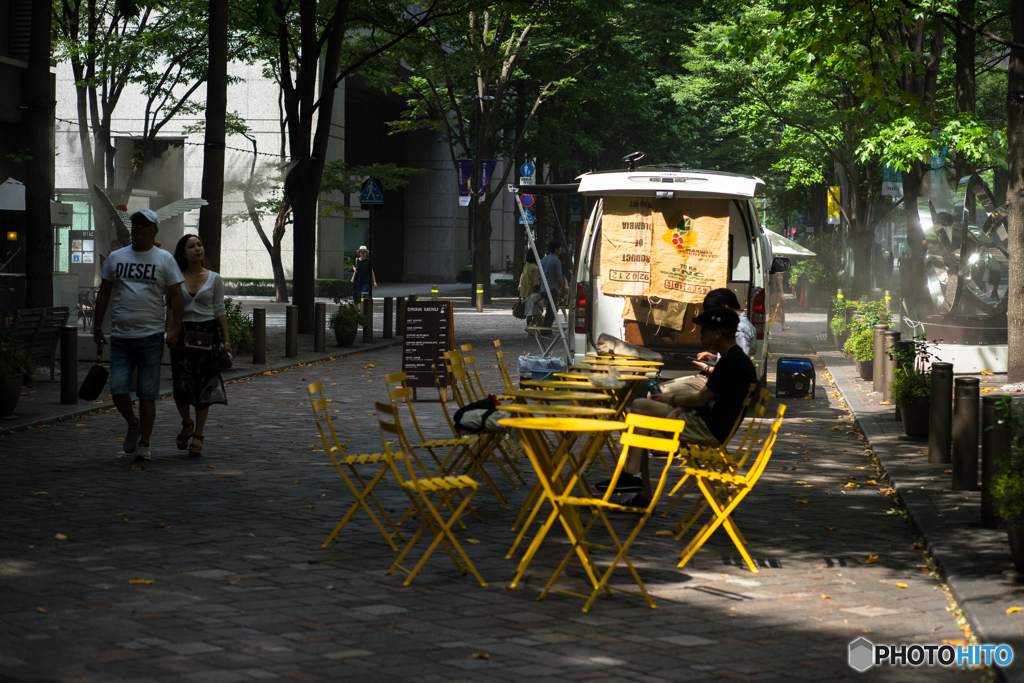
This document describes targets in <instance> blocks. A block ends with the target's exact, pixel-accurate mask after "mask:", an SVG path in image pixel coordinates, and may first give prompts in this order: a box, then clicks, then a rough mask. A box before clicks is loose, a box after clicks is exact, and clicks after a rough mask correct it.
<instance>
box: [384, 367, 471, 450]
mask: <svg viewBox="0 0 1024 683" xmlns="http://www.w3.org/2000/svg"><path fill="white" fill-rule="evenodd" d="M384 381H385V382H386V383H387V386H388V398H389V399H391V403H392V405H395V406H398V405H399V404H400V403H404V404H405V405H406V407H407V408H408V409H409V416H410V417H411V418H412V424H413V427H415V428H416V434H417V435H419V438H420V440H419V443H414V444H413V447H414V448H416V449H422V450H425V451H427V452H428V453H430V455H431V457H432V458H433V459H434V462H435V463H436V464H437V466H438V467H441V468H446V464H447V463H448V461H449V460H450V459H451V458H452V457H453V456H454V455H455V453H456V452H458V451H459V450H460V449H463V448H467V447H469V446H471V445H472V444H474V443H476V442H477V441H478V440H479V437H477V436H461V435H457V434H456V435H455V437H454V438H451V439H428V438H427V436H426V434H424V433H423V429H422V428H421V427H420V421H419V420H418V419H417V418H416V409H415V408H413V405H412V389H410V388H409V382H408V377H407V375H406V374H405V373H404V372H395V373H392V374H390V375H385V376H384ZM441 405H442V406H444V405H445V402H444V401H443V400H442V401H441ZM447 414H448V409H447V406H445V415H447ZM444 450H447V451H448V453H447V455H444V456H443V457H441V456H438V454H437V451H444Z"/></svg>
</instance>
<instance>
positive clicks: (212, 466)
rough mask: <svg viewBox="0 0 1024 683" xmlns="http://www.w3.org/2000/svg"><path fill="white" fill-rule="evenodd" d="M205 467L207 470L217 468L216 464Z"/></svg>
mask: <svg viewBox="0 0 1024 683" xmlns="http://www.w3.org/2000/svg"><path fill="white" fill-rule="evenodd" d="M206 469H208V470H215V469H217V466H216V465H207V466H206Z"/></svg>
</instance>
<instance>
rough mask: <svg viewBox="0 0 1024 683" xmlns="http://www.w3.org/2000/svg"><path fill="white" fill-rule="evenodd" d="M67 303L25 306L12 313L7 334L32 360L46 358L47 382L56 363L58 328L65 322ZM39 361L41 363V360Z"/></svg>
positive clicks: (66, 319)
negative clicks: (39, 306) (46, 306)
mask: <svg viewBox="0 0 1024 683" xmlns="http://www.w3.org/2000/svg"><path fill="white" fill-rule="evenodd" d="M69 315H70V314H69V312H68V309H67V306H61V307H59V308H24V309H22V310H20V311H17V312H16V313H15V314H14V320H13V321H12V322H11V326H10V327H8V328H7V335H8V338H9V339H10V340H11V342H12V343H13V344H14V345H15V346H16V347H17V348H18V349H20V350H21V351H23V352H25V353H27V354H28V355H29V356H30V357H31V358H32V360H33V361H34V362H36V361H46V362H48V363H49V365H50V381H51V382H52V381H53V376H54V368H55V366H56V355H57V344H58V343H60V328H61V327H63V326H64V325H65V324H67V322H68V316H69ZM40 364H42V363H40Z"/></svg>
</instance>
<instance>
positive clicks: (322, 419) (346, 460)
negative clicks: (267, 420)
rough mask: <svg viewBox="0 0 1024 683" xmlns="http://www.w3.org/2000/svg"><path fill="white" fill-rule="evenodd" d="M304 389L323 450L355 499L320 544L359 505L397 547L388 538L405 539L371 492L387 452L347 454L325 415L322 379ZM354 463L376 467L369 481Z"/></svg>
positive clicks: (382, 471)
mask: <svg viewBox="0 0 1024 683" xmlns="http://www.w3.org/2000/svg"><path fill="white" fill-rule="evenodd" d="M306 390H307V391H308V392H309V400H310V403H312V405H313V419H314V420H315V421H316V428H317V431H319V432H320V440H321V441H323V444H324V450H325V451H327V456H328V457H329V458H330V459H331V462H332V463H334V468H335V469H336V470H338V474H340V475H341V478H342V479H343V480H344V482H345V484H346V485H347V486H348V488H349V490H350V491H352V495H353V496H355V498H356V501H355V502H354V503H352V507H350V508H349V509H348V512H346V513H345V516H344V517H342V518H341V521H340V522H338V526H336V527H334V531H332V532H331V535H330V536H328V537H327V540H326V541H324V544H323V545H322V546H320V547H321V548H326V547H327V546H328V545H330V543H331V541H333V540H334V539H335V537H336V536H337V535H338V534H339V533H341V530H342V529H344V528H345V525H346V524H348V523H349V520H351V519H352V516H353V515H354V514H355V513H356V510H358V509H359V508H362V509H363V510H365V511H366V514H367V515H369V516H370V519H371V520H372V521H373V523H374V524H375V525H376V526H377V528H378V529H380V533H381V534H382V535H383V536H384V540H386V541H387V542H388V545H389V546H391V549H392V550H398V546H396V545H395V542H394V541H392V540H391V537H392V535H393V536H395V537H396V538H398V540H400V541H404V540H405V539H403V538H402V534H401V533H400V532H399V531H398V527H397V526H396V525H395V523H394V522H392V521H391V518H390V517H388V513H387V512H386V511H385V510H384V508H383V506H381V504H380V503H379V502H378V501H377V498H376V497H375V496H374V495H373V489H374V487H375V486H377V484H378V482H380V480H381V478H382V477H383V476H384V475H385V474H386V473H387V471H388V467H389V463H388V455H387V453H386V452H385V453H362V454H360V455H348V454H347V453H346V452H345V447H344V446H342V445H341V442H339V441H338V435H337V433H336V432H335V431H334V423H333V422H332V421H331V417H330V415H328V414H327V406H328V403H327V399H326V398H324V387H323V384H322V383H321V382H313V383H312V384H310V385H309V386H308V387H306ZM317 395H319V398H317ZM324 426H326V427H327V429H326V431H325V430H324ZM328 433H330V435H331V441H332V442H333V443H328V441H327V434H328ZM342 465H344V466H345V468H347V469H348V471H349V473H350V474H351V475H352V476H351V478H349V475H348V474H346V473H345V469H344V468H343V467H342ZM357 465H367V466H375V467H377V470H376V474H374V475H373V477H372V478H371V479H370V481H369V482H367V481H366V480H365V479H363V477H362V475H360V474H359V470H358V469H356V466H357ZM357 484H358V486H357ZM367 499H369V500H370V502H372V503H373V505H374V507H376V508H377V511H378V512H379V513H380V515H381V517H383V518H384V521H385V522H387V525H388V526H389V527H390V528H391V533H390V534H389V533H388V532H387V531H386V530H385V529H384V527H383V525H381V523H380V520H379V519H377V515H375V514H374V513H373V510H371V509H370V507H369V506H368V505H367V504H366V501H367Z"/></svg>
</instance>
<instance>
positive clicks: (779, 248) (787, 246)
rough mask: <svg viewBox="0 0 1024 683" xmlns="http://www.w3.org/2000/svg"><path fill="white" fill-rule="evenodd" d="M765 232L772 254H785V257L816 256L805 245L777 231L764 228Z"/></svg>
mask: <svg viewBox="0 0 1024 683" xmlns="http://www.w3.org/2000/svg"><path fill="white" fill-rule="evenodd" d="M765 234H766V235H768V241H769V242H771V243H772V255H773V256H785V257H787V258H807V257H810V256H817V254H815V253H814V252H813V251H811V250H810V249H808V248H807V247H802V246H800V245H799V244H797V243H796V242H794V241H793V240H791V239H787V238H785V237H783V236H782V235H780V234H778V233H775V232H771V231H770V230H766V231H765Z"/></svg>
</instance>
